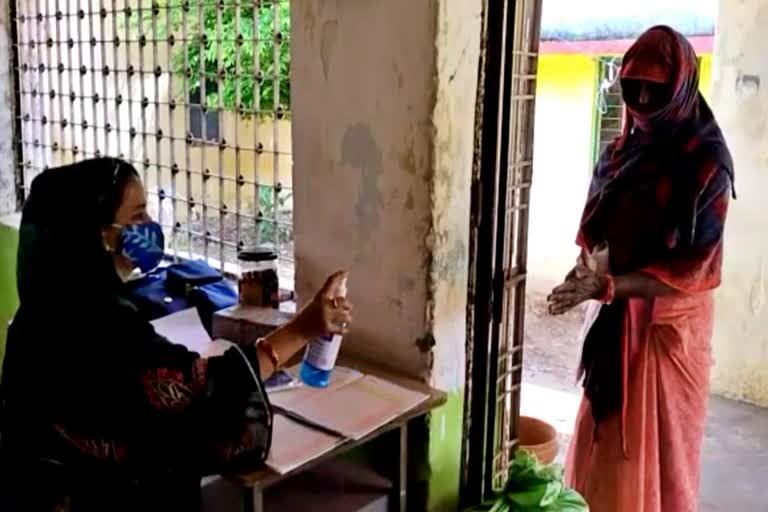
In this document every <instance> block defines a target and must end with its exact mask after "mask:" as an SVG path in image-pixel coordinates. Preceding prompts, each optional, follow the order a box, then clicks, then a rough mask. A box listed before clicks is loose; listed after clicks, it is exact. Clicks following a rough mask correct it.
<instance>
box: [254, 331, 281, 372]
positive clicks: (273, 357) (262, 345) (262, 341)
mask: <svg viewBox="0 0 768 512" xmlns="http://www.w3.org/2000/svg"><path fill="white" fill-rule="evenodd" d="M256 350H258V351H261V352H264V355H266V356H267V357H268V358H269V361H270V362H271V363H272V366H273V367H274V368H275V370H277V369H278V368H280V356H278V355H277V350H275V347H273V346H272V343H270V342H269V340H268V339H266V338H259V339H257V340H256Z"/></svg>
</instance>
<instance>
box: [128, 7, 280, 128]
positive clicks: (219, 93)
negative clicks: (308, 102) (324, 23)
mask: <svg viewBox="0 0 768 512" xmlns="http://www.w3.org/2000/svg"><path fill="white" fill-rule="evenodd" d="M153 7H154V8H153ZM139 20H141V22H139ZM128 26H129V27H130V29H131V31H132V32H133V33H134V35H138V34H141V33H143V34H145V35H146V36H147V38H157V39H165V38H167V37H169V36H170V35H174V37H175V38H176V40H177V41H178V42H176V43H175V44H174V46H173V47H172V48H173V50H172V51H173V54H172V68H173V69H172V71H173V72H174V73H176V74H185V75H186V77H187V79H186V80H187V88H188V89H189V90H190V91H194V90H199V89H201V88H202V85H203V82H204V83H205V102H206V103H207V105H208V106H209V107H211V108H225V109H228V110H237V111H241V112H242V114H243V115H247V114H248V113H250V112H257V113H259V114H261V115H266V114H270V115H272V114H274V112H275V111H276V110H278V109H281V110H282V111H289V110H290V103H291V87H290V58H291V56H290V44H289V41H290V32H291V18H290V3H289V1H288V0H274V1H263V0H250V1H246V2H240V0H198V1H196V2H189V3H187V2H182V0H154V2H150V1H149V0H142V5H141V8H140V9H137V10H136V12H134V13H133V14H132V16H131V17H130V18H129V19H128ZM185 31H186V33H185ZM183 92H184V91H181V93H182V94H183Z"/></svg>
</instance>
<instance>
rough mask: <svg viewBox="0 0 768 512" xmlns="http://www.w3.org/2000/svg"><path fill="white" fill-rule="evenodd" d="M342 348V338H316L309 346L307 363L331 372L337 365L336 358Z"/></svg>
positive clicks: (336, 336)
mask: <svg viewBox="0 0 768 512" xmlns="http://www.w3.org/2000/svg"><path fill="white" fill-rule="evenodd" d="M339 348H341V336H339V335H334V336H323V337H322V338H316V339H314V340H312V342H311V343H310V344H309V345H308V346H307V354H306V356H305V358H304V359H305V361H307V362H308V363H309V364H311V365H312V366H314V367H315V368H317V369H319V370H326V371H330V370H333V367H334V366H335V365H336V358H337V357H338V355H339Z"/></svg>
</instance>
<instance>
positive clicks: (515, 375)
mask: <svg viewBox="0 0 768 512" xmlns="http://www.w3.org/2000/svg"><path fill="white" fill-rule="evenodd" d="M541 5H542V0H503V1H499V2H491V1H486V2H485V4H484V13H483V27H484V30H483V43H484V44H483V46H482V50H483V51H482V52H481V66H480V74H479V79H480V84H481V85H480V87H479V89H478V101H477V112H476V115H477V118H476V124H477V127H476V132H475V137H476V138H475V162H474V166H473V185H472V187H473V190H472V198H473V199H472V209H471V212H472V213H471V216H470V220H471V222H470V226H471V229H470V279H469V290H468V303H469V307H468V331H467V339H468V347H467V375H468V386H467V392H466V403H465V411H464V414H465V416H464V422H465V423H464V429H465V432H464V439H463V452H464V453H463V461H462V465H463V467H462V491H461V492H462V496H461V497H462V501H463V503H464V505H466V506H473V505H476V504H477V503H480V502H482V501H484V500H485V499H487V498H489V497H491V496H492V495H493V492H494V491H498V490H500V489H501V488H503V486H504V484H505V482H506V480H507V476H508V472H509V468H510V465H511V462H512V459H513V456H514V452H515V450H516V449H517V446H518V418H519V413H520V393H521V381H522V363H523V360H522V359H523V321H524V316H525V284H526V268H527V238H528V207H529V204H530V187H531V180H532V172H533V134H534V130H533V128H534V108H535V99H536V75H537V66H538V48H539V35H540V30H539V28H540V22H541Z"/></svg>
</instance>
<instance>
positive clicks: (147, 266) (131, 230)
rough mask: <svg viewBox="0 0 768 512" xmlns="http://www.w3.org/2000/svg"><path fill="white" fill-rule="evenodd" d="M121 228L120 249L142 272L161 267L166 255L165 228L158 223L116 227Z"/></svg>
mask: <svg viewBox="0 0 768 512" xmlns="http://www.w3.org/2000/svg"><path fill="white" fill-rule="evenodd" d="M115 227H117V228H120V247H121V248H122V250H123V254H124V255H125V256H126V257H127V258H128V259H129V260H131V262H132V263H133V264H134V265H136V267H138V268H139V269H140V270H141V271H142V272H145V273H146V272H149V271H150V270H152V269H154V268H156V267H157V266H158V265H160V262H161V261H162V260H163V255H164V254H165V236H164V235H163V228H162V226H160V224H158V223H157V222H146V223H144V224H129V225H127V226H115Z"/></svg>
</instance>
